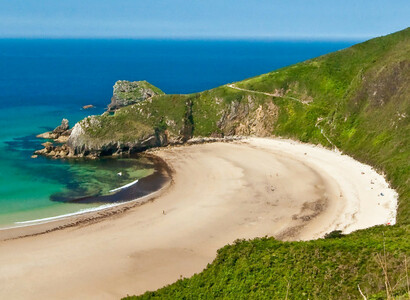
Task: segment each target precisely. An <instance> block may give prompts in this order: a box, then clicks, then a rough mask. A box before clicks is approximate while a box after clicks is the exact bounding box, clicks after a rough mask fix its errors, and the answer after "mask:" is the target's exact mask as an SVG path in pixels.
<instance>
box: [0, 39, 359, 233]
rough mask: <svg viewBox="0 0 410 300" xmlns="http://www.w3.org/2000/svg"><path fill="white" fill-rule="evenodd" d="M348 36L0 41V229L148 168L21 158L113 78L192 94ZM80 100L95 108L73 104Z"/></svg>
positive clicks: (332, 47)
mask: <svg viewBox="0 0 410 300" xmlns="http://www.w3.org/2000/svg"><path fill="white" fill-rule="evenodd" d="M354 43H355V42H354V41H343V42H342V41H338V42H335V41H314V42H309V41H192V40H187V41H184V40H69V39H68V40H36V39H0V227H7V226H16V225H17V226H18V225H24V224H30V222H27V221H30V220H38V219H47V218H53V217H56V216H59V215H65V214H72V213H77V212H79V211H86V210H90V209H95V208H96V207H97V206H98V205H96V204H94V205H92V204H87V205H86V204H71V203H64V202H56V201H53V199H55V198H64V197H65V198H67V199H69V198H70V197H81V196H88V195H101V194H105V193H107V192H108V191H109V190H110V189H113V188H115V187H117V186H121V185H122V184H125V183H127V182H132V181H134V180H135V179H138V178H140V177H143V176H146V175H147V174H149V173H150V172H152V168H150V167H149V166H147V163H146V162H140V161H138V160H130V159H128V160H127V159H124V160H115V161H113V160H102V161H83V162H81V161H62V160H51V159H46V158H42V157H39V158H36V159H32V158H31V155H32V153H33V151H34V150H36V149H40V148H41V143H42V142H44V140H38V139H36V138H35V135H36V134H39V133H42V132H44V131H47V130H51V129H53V128H54V127H56V126H57V125H59V123H60V122H61V119H62V118H63V117H64V118H68V119H69V121H70V124H71V125H74V123H75V122H76V121H78V120H80V119H82V118H84V117H85V116H88V115H90V114H100V113H102V112H103V111H104V108H105V107H106V106H107V104H108V103H109V102H110V98H111V95H112V86H113V85H114V83H115V81H117V80H131V81H133V80H147V81H149V82H150V83H152V84H154V85H156V86H158V87H159V88H161V89H162V90H163V91H164V92H165V93H192V92H199V91H202V90H206V89H210V88H213V87H216V86H219V85H222V84H225V83H228V82H233V81H238V80H242V79H245V78H248V77H252V76H255V75H259V74H262V73H266V72H269V71H272V70H274V69H277V68H280V67H284V66H287V65H290V64H293V63H296V62H300V61H303V60H306V59H309V58H313V57H316V56H319V55H322V54H326V53H329V52H332V51H336V50H339V49H342V48H346V47H349V46H350V45H352V44H354ZM86 104H93V105H95V106H96V108H94V109H92V110H81V107H82V106H83V105H86ZM119 171H122V172H124V176H122V177H121V178H119V177H118V176H116V174H117V173H118V172H119ZM59 196H62V197H59Z"/></svg>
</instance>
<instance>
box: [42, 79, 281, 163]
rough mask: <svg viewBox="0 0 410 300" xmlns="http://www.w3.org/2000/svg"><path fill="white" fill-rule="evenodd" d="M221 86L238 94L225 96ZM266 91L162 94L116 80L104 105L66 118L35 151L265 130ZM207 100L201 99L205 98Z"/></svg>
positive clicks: (271, 115)
mask: <svg viewBox="0 0 410 300" xmlns="http://www.w3.org/2000/svg"><path fill="white" fill-rule="evenodd" d="M223 89H227V90H229V92H233V93H234V95H235V97H236V99H233V100H230V101H226V99H224V98H223V96H222V95H220V93H221V92H225V91H224V90H223ZM261 98H266V96H265V95H251V94H249V93H244V92H242V91H235V90H233V89H230V88H227V87H222V88H217V89H215V90H211V91H206V92H203V93H197V94H191V95H166V94H164V93H163V92H162V91H161V90H160V89H158V88H156V87H154V86H153V85H151V84H149V83H148V82H146V81H138V82H129V81H117V82H116V83H115V85H114V88H113V97H112V99H111V103H110V104H109V105H108V108H107V111H106V112H105V113H103V114H102V115H93V116H89V117H87V118H85V119H83V120H81V121H80V122H78V123H76V124H75V126H74V127H73V128H72V129H69V126H68V121H67V120H65V119H64V120H63V122H62V124H61V125H60V126H58V127H57V128H56V129H54V130H53V131H51V132H46V133H43V134H41V135H39V136H38V137H41V138H46V139H53V140H54V142H55V143H57V145H56V144H54V143H52V142H51V141H49V142H47V143H44V144H43V146H44V149H41V150H37V151H36V152H35V154H36V155H45V156H49V157H53V158H66V157H87V158H98V157H100V156H107V155H112V156H118V155H122V154H130V153H134V152H141V151H144V150H146V149H149V148H153V147H162V146H167V145H177V144H184V143H186V142H188V141H190V143H198V141H202V142H208V141H211V140H231V139H232V138H233V136H241V135H257V136H269V135H271V134H272V131H273V124H274V121H275V120H276V118H277V114H278V109H277V107H276V106H275V105H274V104H273V102H272V100H268V101H263V102H262V101H261ZM203 100H205V102H204V101H203Z"/></svg>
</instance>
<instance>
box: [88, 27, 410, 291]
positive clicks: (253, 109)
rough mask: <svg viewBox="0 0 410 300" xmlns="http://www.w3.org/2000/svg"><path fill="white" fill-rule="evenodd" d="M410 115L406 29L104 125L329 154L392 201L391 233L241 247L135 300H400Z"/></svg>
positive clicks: (171, 99)
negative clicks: (355, 167)
mask: <svg viewBox="0 0 410 300" xmlns="http://www.w3.org/2000/svg"><path fill="white" fill-rule="evenodd" d="M173 107H176V109H175V110H173ZM409 115H410V28H407V29H405V30H403V31H400V32H397V33H394V34H391V35H388V36H385V37H380V38H376V39H372V40H369V41H367V42H364V43H361V44H358V45H355V46H353V47H350V48H348V49H344V50H341V51H337V52H334V53H331V54H328V55H324V56H321V57H318V58H315V59H312V60H308V61H306V62H302V63H299V64H296V65H292V66H289V67H286V68H283V69H280V70H276V71H274V72H271V73H268V74H264V75H261V76H257V77H254V78H250V79H247V80H244V81H241V82H238V83H235V84H234V85H226V86H221V87H218V88H215V89H212V90H209V91H204V92H202V93H197V94H191V95H178V96H175V95H159V96H155V97H154V98H153V100H152V101H151V102H150V103H141V104H138V105H137V106H130V107H126V108H122V109H120V110H119V111H118V113H116V114H115V115H113V116H108V115H105V116H102V117H101V118H104V119H106V120H105V121H104V122H105V123H104V124H109V125H107V126H106V127H105V129H104V132H106V134H107V136H110V132H111V131H113V132H115V134H116V135H117V137H116V138H117V139H122V142H127V141H131V140H135V139H138V138H141V137H142V136H138V134H139V133H138V134H137V133H135V134H134V133H130V132H129V131H124V136H118V135H121V133H118V132H119V131H118V130H115V128H116V127H117V126H122V125H121V124H126V123H124V122H131V120H132V124H133V126H135V128H137V127H139V128H153V129H155V132H156V134H157V135H160V134H164V135H166V136H167V138H168V140H172V139H178V137H180V136H181V135H183V136H184V137H185V138H187V137H190V136H225V135H235V134H241V135H257V136H274V135H276V136H283V137H290V138H294V139H298V140H301V141H303V142H310V143H315V144H317V143H321V144H323V145H325V146H328V147H333V146H336V147H337V148H339V149H340V150H341V151H343V152H344V153H346V154H349V155H351V156H353V157H354V158H356V159H357V160H359V161H362V162H365V163H368V164H370V165H372V166H374V167H375V168H376V169H377V170H379V171H380V172H383V173H385V174H386V176H387V179H388V180H389V181H390V183H391V184H392V186H393V187H394V188H396V189H397V191H398V193H399V208H398V225H395V226H379V227H375V228H371V229H367V230H362V231H359V232H356V233H353V234H350V235H347V236H338V234H337V233H335V234H334V235H333V236H335V237H334V238H330V237H329V238H328V239H322V240H317V241H309V242H292V243H290V242H280V241H276V240H274V239H273V238H263V239H255V240H252V241H238V242H237V243H235V244H234V245H229V246H226V247H224V248H222V249H220V250H219V252H218V256H217V257H216V259H215V261H214V262H213V263H212V264H210V265H208V267H207V268H206V269H205V270H204V271H203V272H202V273H200V274H197V275H194V276H193V277H192V278H189V279H181V280H179V281H178V282H176V283H175V284H172V285H170V286H167V287H165V288H162V289H160V290H158V291H156V292H147V293H146V294H144V295H142V296H141V299H150V298H158V299H213V298H229V299H249V298H252V299H261V298H265V299H286V298H288V299H308V298H309V299H357V298H361V297H362V296H361V295H360V291H359V287H360V289H361V291H362V292H363V293H364V294H365V295H366V296H367V297H368V299H384V298H389V297H393V296H394V297H395V298H397V299H408V297H409V296H410V295H409V294H408V293H409V292H408V280H409V279H408V278H406V276H407V273H408V272H409V267H408V265H409V263H408V261H409V260H410V259H409V254H410V244H409V240H410V239H409V236H410V235H409V231H410V225H409V224H410V201H409V200H410V199H409V198H410V182H409V177H410V176H409V175H410V140H409V139H410V122H409ZM112 124H115V125H114V126H112ZM118 124H120V125H118ZM140 125H141V126H140ZM144 126H145V127H144ZM100 127H101V126H100ZM93 133H94V134H95V131H93V130H92V128H91V129H89V134H90V136H92V134H93ZM125 134H126V135H125ZM130 134H131V135H134V136H130ZM94 138H98V135H97V136H95V135H94Z"/></svg>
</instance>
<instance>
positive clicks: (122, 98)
mask: <svg viewBox="0 0 410 300" xmlns="http://www.w3.org/2000/svg"><path fill="white" fill-rule="evenodd" d="M162 94H164V92H163V91H161V90H160V89H159V88H157V87H155V86H153V85H152V84H150V83H148V82H146V81H134V82H130V81H126V80H119V81H117V82H116V83H115V84H114V91H113V96H112V98H111V103H110V104H109V105H108V111H109V112H112V111H115V110H116V109H118V108H120V107H124V106H128V105H131V104H134V103H137V102H139V101H144V100H147V99H149V98H151V97H153V96H155V95H162Z"/></svg>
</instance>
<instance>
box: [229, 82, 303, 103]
mask: <svg viewBox="0 0 410 300" xmlns="http://www.w3.org/2000/svg"><path fill="white" fill-rule="evenodd" d="M226 86H227V87H230V88H232V89H235V90H239V91H244V92H248V93H255V94H261V95H266V96H271V97H277V98H284V99H291V100H295V101H298V102H300V103H302V104H305V105H309V102H307V101H303V100H300V99H298V98H295V97H291V96H279V95H277V94H272V93H267V92H260V91H252V90H248V89H243V88H240V87H237V86H236V85H234V84H232V83H231V84H227V85H226Z"/></svg>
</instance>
